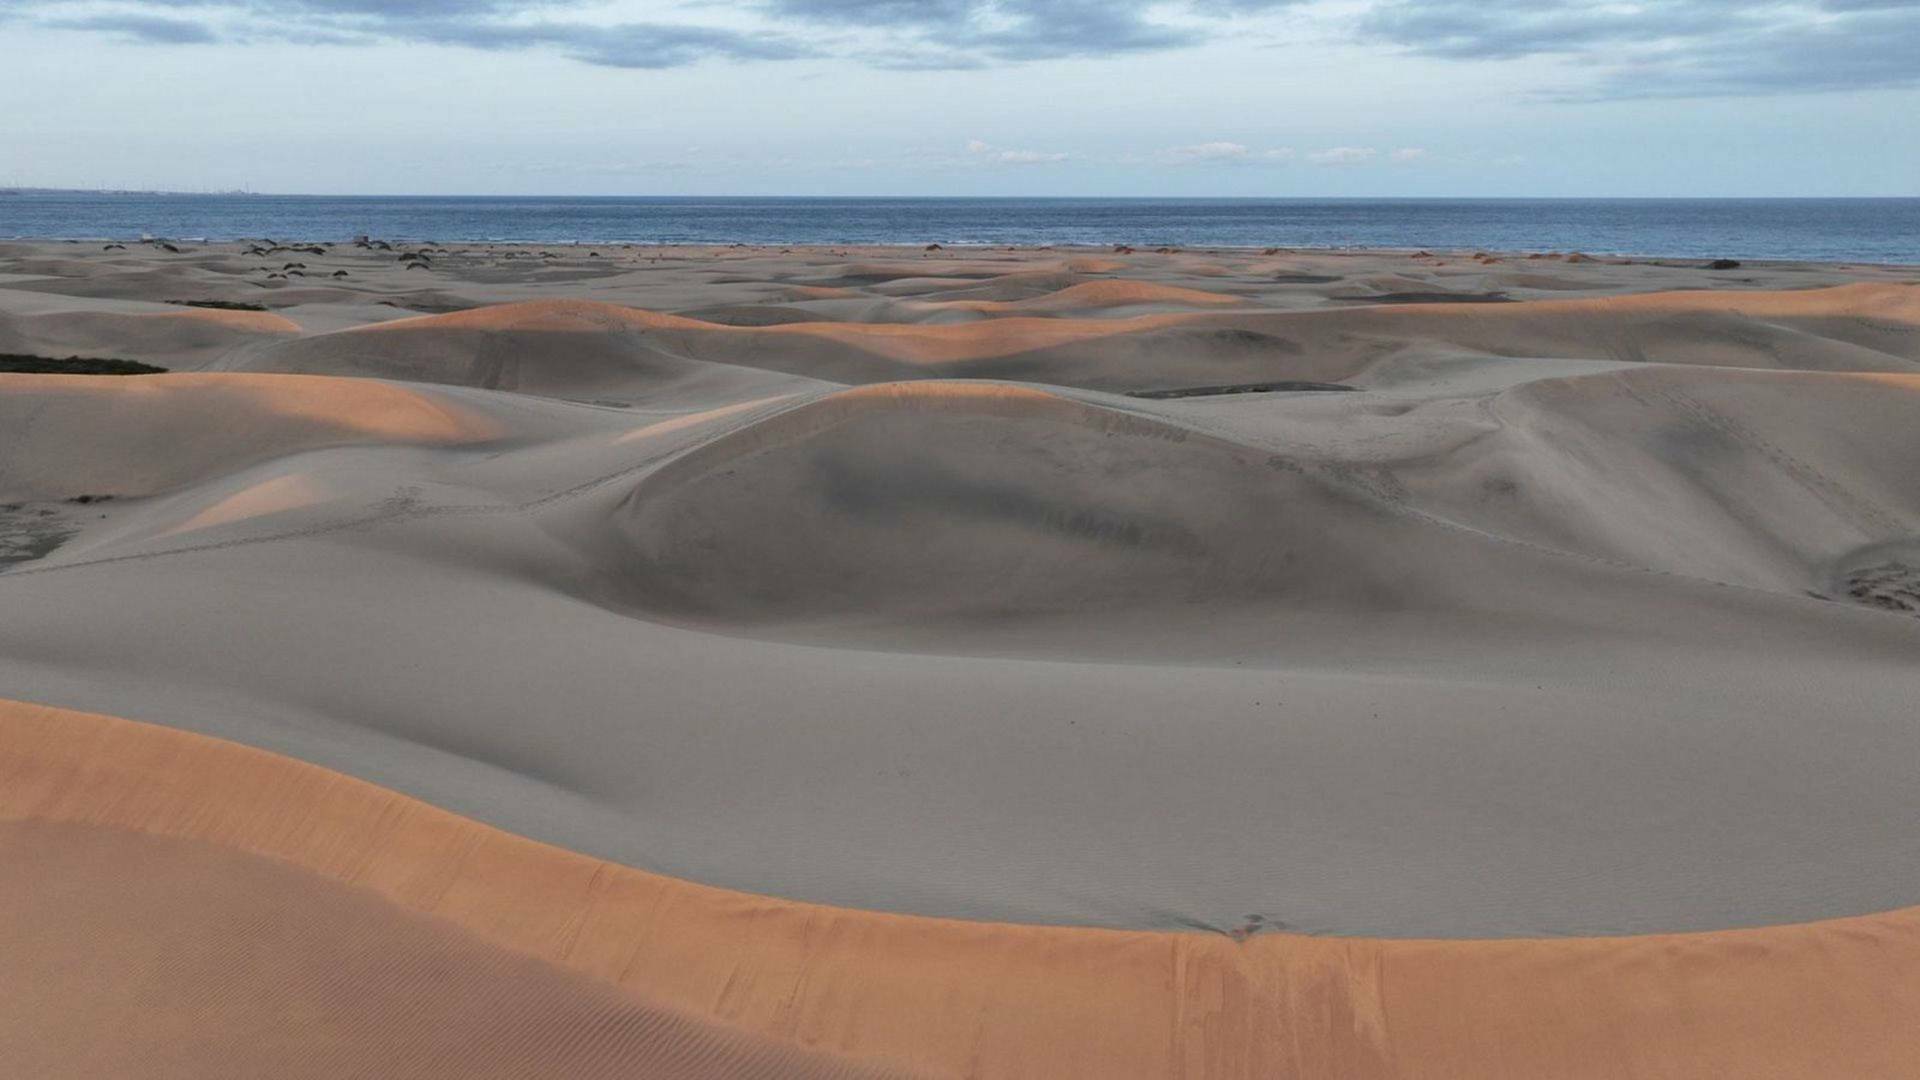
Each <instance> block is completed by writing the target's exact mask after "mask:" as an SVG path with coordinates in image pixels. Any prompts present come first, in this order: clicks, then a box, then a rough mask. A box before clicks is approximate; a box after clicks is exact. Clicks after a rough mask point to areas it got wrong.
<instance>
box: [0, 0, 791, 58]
mask: <svg viewBox="0 0 1920 1080" xmlns="http://www.w3.org/2000/svg"><path fill="white" fill-rule="evenodd" d="M75 6H76V3H75V0H0V18H4V17H5V16H7V15H8V14H13V15H15V16H16V17H18V16H22V15H38V16H39V18H38V20H37V21H38V22H39V24H40V25H42V26H47V27H50V28H53V29H62V30H91V31H97V32H105V33H111V34H115V35H117V36H119V37H121V38H124V39H127V40H131V41H136V42H140V43H143V44H153V45H161V44H181V43H202V42H214V41H230V42H236V43H243V44H244V43H248V42H254V41H261V40H281V41H295V42H302V43H311V44H330V45H355V44H362V45H364V44H376V43H380V42H409V43H416V44H427V45H445V46H455V47H462V48H473V49H485V50H491V51H509V50H524V49H552V50H556V51H558V52H560V53H562V54H564V55H566V56H569V57H572V58H573V59H576V60H579V61H582V62H584V63H589V64H597V65H601V66H605V67H620V68H671V67H682V66H685V65H688V64H694V63H698V62H700V61H703V60H709V59H720V60H737V61H748V60H792V59H798V58H801V57H807V56H814V55H818V53H817V50H816V48H815V47H814V46H812V45H810V44H808V43H806V42H803V41H801V40H799V39H797V38H795V37H793V36H792V35H789V34H783V33H778V32H764V33H749V32H746V31H742V30H736V29H731V28H722V27H712V26H701V25H695V24H685V23H652V22H621V23H612V24H600V23H589V22H583V21H577V20H568V19H556V18H553V17H552V16H553V15H555V14H559V13H564V10H565V9H568V8H573V7H579V6H580V0H535V2H528V0H118V2H117V3H113V4H111V10H109V11H107V12H105V13H96V14H88V15H84V16H77V17H75V16H66V15H64V14H62V12H63V11H65V10H71V9H72V8H74V7H75ZM80 6H85V7H88V8H92V7H96V6H99V5H96V4H83V5H80ZM186 12H191V13H192V15H191V17H185V13H186ZM162 13H164V14H162ZM536 14H537V15H540V16H542V17H541V18H537V19H533V20H527V19H526V18H524V16H527V15H536Z"/></svg>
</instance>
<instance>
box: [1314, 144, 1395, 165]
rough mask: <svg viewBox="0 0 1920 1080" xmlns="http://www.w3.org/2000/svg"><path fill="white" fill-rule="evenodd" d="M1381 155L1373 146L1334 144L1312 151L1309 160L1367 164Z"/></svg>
mask: <svg viewBox="0 0 1920 1080" xmlns="http://www.w3.org/2000/svg"><path fill="white" fill-rule="evenodd" d="M1379 156H1380V151H1378V150H1375V149H1374V148H1373V147H1371V146H1334V147H1329V148H1328V149H1325V150H1315V151H1312V152H1311V153H1309V154H1308V155H1307V160H1308V161H1310V162H1312V163H1313V164H1315V165H1365V164H1367V163H1368V162H1370V161H1372V160H1373V159H1375V158H1377V157H1379Z"/></svg>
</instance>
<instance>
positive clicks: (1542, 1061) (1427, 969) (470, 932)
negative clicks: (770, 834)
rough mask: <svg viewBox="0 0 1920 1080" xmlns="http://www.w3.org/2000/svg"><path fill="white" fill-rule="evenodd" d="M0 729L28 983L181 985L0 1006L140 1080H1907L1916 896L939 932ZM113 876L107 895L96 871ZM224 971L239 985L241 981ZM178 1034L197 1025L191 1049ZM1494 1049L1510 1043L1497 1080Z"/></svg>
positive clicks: (201, 760)
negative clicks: (1500, 925)
mask: <svg viewBox="0 0 1920 1080" xmlns="http://www.w3.org/2000/svg"><path fill="white" fill-rule="evenodd" d="M0 731H4V733H5V738H4V740H0V747H3V748H4V752H3V753H0V775H3V776H4V777H5V779H6V781H7V783H6V784H5V786H4V787H0V800H3V801H0V819H4V820H6V821H8V822H17V823H23V824H10V825H5V826H0V844H4V846H5V850H6V852H7V853H8V855H9V857H10V862H11V864H12V865H15V866H16V867H31V868H32V869H33V870H34V872H35V875H36V877H38V876H39V875H45V880H46V881H47V882H49V884H47V885H43V886H40V887H35V888H21V887H20V882H21V878H20V877H18V876H11V877H10V878H9V879H8V883H7V884H6V885H5V886H0V905H4V909H5V910H6V912H7V914H8V915H9V918H8V919H6V920H5V921H4V922H0V926H4V927H5V928H6V929H5V931H3V933H6V934H7V935H9V936H10V937H12V942H11V944H12V945H13V946H14V949H10V951H9V955H10V956H12V957H15V958H16V961H17V964H16V966H15V968H14V970H15V973H16V975H27V974H28V973H30V972H43V971H44V972H47V973H49V974H51V973H53V972H56V971H58V972H61V973H63V974H66V975H68V976H70V975H71V973H72V971H73V966H72V965H73V964H74V963H75V961H76V960H77V959H82V958H84V961H85V962H91V963H93V964H98V965H100V966H102V967H104V968H107V969H108V970H110V971H111V970H126V968H127V967H129V966H136V965H143V964H145V965H152V966H153V968H157V969H159V970H162V971H165V972H166V976H165V980H164V983H163V985H165V986H166V987H167V989H168V990H169V991H171V993H170V994H169V996H168V1000H167V1001H166V1002H165V1003H164V1004H161V1005H159V1006H158V1007H157V1008H156V1006H154V1005H149V1004H146V1003H144V1002H141V1001H140V1000H139V998H138V997H137V996H136V995H138V994H139V993H140V990H141V989H142V988H141V987H140V985H139V984H136V983H128V982H116V981H115V980H113V979H112V978H110V977H109V978H104V979H99V980H87V979H80V980H74V979H71V978H70V977H69V978H63V979H53V980H50V981H49V982H48V983H46V984H43V985H44V986H45V987H46V988H47V989H46V991H45V992H43V994H41V995H37V996H31V997H29V996H16V997H10V998H9V1000H10V1001H11V1002H12V1004H11V1005H10V1006H0V1010H5V1012H6V1013H7V1014H9V1015H10V1016H11V1018H12V1019H13V1020H14V1021H17V1022H15V1023H9V1024H7V1025H5V1029H6V1030H7V1031H10V1032H14V1033H16V1035H17V1034H18V1033H19V1032H21V1031H22V1030H25V1029H24V1028H23V1026H22V1025H23V1024H24V1023H30V1022H32V1021H33V1020H34V1019H36V1018H40V1019H46V1020H56V1021H57V1024H56V1027H57V1028H58V1029H60V1030H71V1028H70V1027H69V1025H73V1026H74V1027H78V1028H80V1029H81V1030H89V1029H88V1027H87V1026H86V1025H84V1023H83V1022H82V1023H76V1021H77V1019H78V1018H77V1017H76V1015H75V1011H76V1010H82V1011H81V1012H80V1015H81V1016H85V1017H100V1018H101V1019H103V1020H105V1019H108V1018H115V1017H118V1016H121V1015H124V1014H125V1013H126V1011H127V1010H128V1009H132V1010H134V1013H133V1015H134V1016H135V1017H137V1018H139V1019H140V1020H142V1021H144V1022H143V1023H141V1024H140V1025H139V1026H133V1027H129V1026H123V1025H120V1024H115V1025H112V1026H110V1027H107V1026H94V1027H92V1028H91V1032H92V1034H91V1036H90V1037H88V1038H87V1039H86V1041H85V1043H83V1044H82V1045H81V1047H80V1049H79V1050H78V1051H77V1052H78V1053H80V1054H84V1055H86V1057H88V1058H90V1059H91V1060H92V1061H94V1062H98V1063H100V1064H102V1065H109V1064H111V1063H114V1062H119V1063H121V1064H129V1063H139V1065H140V1066H141V1067H143V1068H146V1067H152V1066H154V1065H155V1064H156V1060H155V1058H154V1056H153V1055H155V1054H156V1053H158V1054H160V1055H162V1056H161V1057H160V1058H159V1059H158V1064H160V1065H161V1068H160V1069H158V1070H156V1071H155V1073H154V1074H155V1075H172V1074H179V1075H240V1074H243V1073H244V1072H245V1071H246V1069H248V1068H269V1069H272V1070H273V1071H274V1072H275V1073H276V1074H277V1075H337V1073H329V1072H328V1071H327V1070H328V1069H329V1068H334V1069H338V1068H345V1067H352V1066H354V1065H364V1064H373V1063H379V1062H382V1061H385V1062H386V1063H387V1064H386V1066H384V1067H393V1065H392V1063H393V1062H394V1061H395V1060H396V1059H395V1058H392V1057H386V1056H385V1054H393V1053H398V1054H403V1055H405V1056H404V1057H401V1058H398V1059H397V1060H404V1061H407V1062H409V1063H417V1066H416V1068H417V1072H416V1068H409V1069H408V1070H407V1071H408V1073H409V1075H416V1074H417V1075H442V1074H444V1075H517V1074H518V1073H517V1072H516V1070H518V1069H526V1068H532V1069H536V1070H539V1071H550V1069H551V1068H564V1069H567V1070H568V1072H569V1075H633V1074H635V1072H636V1071H639V1072H642V1073H644V1074H645V1075H649V1076H653V1075H660V1076H676V1075H689V1076H694V1075H727V1076H735V1075H739V1076H751V1075H768V1076H773V1075H779V1076H807V1075H816V1074H817V1075H829V1074H833V1075H842V1074H845V1075H853V1074H856V1068H855V1066H856V1063H868V1064H871V1063H875V1062H884V1063H890V1064H892V1065H894V1066H896V1067H903V1068H908V1069H913V1070H915V1071H923V1072H925V1073H927V1074H930V1075H961V1074H973V1075H994V1076H998V1075H1023V1076H1090V1075H1098V1076H1111V1077H1122V1076H1169V1075H1207V1076H1241V1077H1257V1076H1272V1075H1288V1074H1293V1073H1304V1074H1312V1075H1339V1076H1348V1077H1356V1078H1365V1077H1389V1076H1391V1077H1422V1076H1431V1077H1454V1076H1460V1075H1465V1074H1474V1075H1490V1074H1500V1075H1511V1076H1543V1075H1551V1076H1568V1077H1581V1076H1593V1077H1602V1076H1615V1075H1618V1069H1619V1068H1620V1067H1621V1064H1622V1062H1637V1063H1644V1067H1645V1068H1652V1069H1657V1070H1658V1071H1660V1072H1663V1073H1666V1074H1668V1075H1700V1076H1709V1075H1727V1074H1728V1073H1729V1072H1731V1073H1733V1074H1737V1075H1787V1076H1814V1075H1830V1074H1833V1073H1835V1072H1840V1073H1845V1074H1848V1075H1900V1074H1904V1073H1906V1072H1909V1071H1911V1070H1913V1069H1915V1068H1916V1067H1920V1046H1917V1045H1916V1044H1915V1043H1914V1041H1913V1040H1912V1039H1911V1038H1910V1037H1909V1036H1910V1017H1911V1015H1912V1012H1913V1010H1914V1009H1915V1008H1917V1007H1920V998H1917V997H1916V990H1915V987H1916V985H1920V983H1916V981H1915V978H1914V976H1915V975H1916V973H1920V913H1917V912H1916V911H1915V910H1911V909H1910V910H1907V911H1902V912H1895V913H1892V914H1888V915H1883V916H1875V917H1869V918H1862V919H1850V920H1841V921H1837V922H1831V923H1822V924H1815V925H1811V926H1806V927H1794V928H1784V929H1779V930H1761V931H1745V932H1737V933H1719V934H1700V935H1687V936H1664V937H1652V938H1625V939H1615V940H1592V939H1589V940H1562V941H1510V942H1493V943H1448V942H1423V941H1406V942H1393V941H1366V940H1345V941H1325V940H1317V939H1312V938H1302V937H1297V936H1292V935H1286V934H1261V935H1259V936H1254V937H1250V938H1245V939H1236V938H1232V937H1227V936H1211V935H1210V936H1199V935H1192V934H1141V933H1118V932H1111V931H1089V930H1074V929H1066V928H1040V927H1019V926H1007V925H995V924H986V923H962V922H944V921H940V920H930V919H914V918H902V917H897V916H881V915H872V914H866V913H861V912H854V911H844V910H835V909H830V908H821V907H812V906H808V905H801V904H793V903H788V902H781V901H775V900H766V899H763V898H758V897H751V896H745V895H740V894H731V893H726V892H723V891H720V890H715V889H708V888H703V887H700V886H697V885H692V884H688V883H685V882H679V881H674V880H671V879H667V878H661V877H657V876H654V875H649V874H645V873H641V872H638V871H633V870H628V869H625V868H622V867H617V866H611V865H609V864H606V863H596V862H595V861H593V860H590V859H584V858H580V857H579V856H575V855H572V854H570V853H567V852H563V851H559V850H556V849H553V848H549V847H545V846H543V845H539V844H535V843H532V842H530V841H526V840H523V839H520V838H517V837H513V836H510V835H508V834H505V833H500V832H497V831H495V830H491V829H487V828H485V827H484V826H479V825H476V824H475V823H473V822H470V821H464V820H461V819H459V818H455V817H453V816H452V815H449V814H445V813H443V812H440V811H437V810H434V809H433V808H431V807H427V806H423V805H421V804H418V803H414V802H411V801H410V800H406V799H404V798H401V797H398V796H395V795H393V794H392V793H390V792H386V791H383V790H381V789H379V788H376V787H373V786H371V785H366V784H360V783H357V782H354V781H351V780H348V779H346V778H344V777H340V776H338V775H334V774H328V773H326V772H325V771H324V770H320V769H315V768H313V767H311V766H306V765H302V764H299V763H297V762H293V761H289V760H287V759H285V758H280V757H276V756H274V755H270V754H263V753H260V752H258V751H252V750H247V749H244V748H241V747H236V746H233V745H231V744H225V743H220V742H216V741H213V740H208V739H204V738H200V737H197V736H191V735H184V734H180V733H176V732H168V731H165V730H164V729H159V728H154V727H151V726H147V725H139V724H128V723H125V722H122V721H115V720H111V719H106V718H102V717H93V716H86V715H81V714H74V713H65V712H60V711H58V710H47V709H34V708H28V707H22V706H18V705H6V706H4V707H0ZM124 830H132V831H124ZM259 856H268V857H270V859H271V860H272V861H267V860H263V859H261V858H259ZM102 857H108V858H111V859H113V860H114V861H115V864H117V865H119V866H120V867H121V870H120V871H119V872H118V874H115V875H113V876H111V877H107V876H104V875H103V872H102V870H101V868H100V867H101V865H102V864H101V863H100V862H99V861H96V860H98V859H100V858H102ZM129 878H131V879H132V880H134V881H138V882H139V883H140V884H141V885H142V886H143V892H142V903H141V905H140V907H139V908H138V910H139V912H140V914H141V915H142V916H143V917H145V918H152V917H154V916H171V917H172V918H173V919H174V920H176V925H175V928H174V930H173V931H172V933H171V934H169V935H167V936H164V937H163V936H158V935H153V934H149V933H142V932H140V930H139V929H138V925H137V924H136V925H134V926H128V925H127V924H126V923H124V922H122V921H121V920H122V919H124V917H125V916H126V915H127V914H128V913H129V906H128V905H127V904H126V903H125V900H126V899H127V898H126V895H125V893H124V891H123V890H121V889H118V888H115V886H116V885H118V884H119V883H121V882H124V881H126V880H128V879H129ZM336 882H339V883H341V884H335V883H336ZM55 889H59V890H62V891H63V892H62V893H55V892H54V890H55ZM67 890H70V891H67ZM50 894H51V895H50ZM415 912H425V913H428V916H430V917H422V916H420V915H417V914H415ZM227 913H230V915H228V917H229V918H231V919H233V920H235V923H228V922H225V921H224V920H223V919H222V918H221V916H222V915H223V914H227ZM236 923H237V926H238V929H236V925H235V924H236ZM116 946H118V947H117V948H116ZM248 946H253V948H252V949H249V948H248ZM269 957H271V958H272V960H273V961H277V962H269V963H263V961H265V960H267V959H268V958H269ZM150 970H151V969H150ZM362 973H364V974H362ZM103 974H104V973H103ZM241 981H245V983H246V985H247V986H248V992H247V993H244V994H240V993H234V992H232V990H231V989H229V988H231V987H233V986H234V985H235V984H236V983H237V982H241ZM447 982H453V983H454V984H455V985H458V986H460V987H461V994H460V996H459V998H458V999H457V1004H458V1006H459V1007H458V1009H450V1008H449V1007H448V1006H450V1005H453V1004H455V1002H453V1001H449V1000H447V999H445V998H442V997H438V996H436V995H434V994H433V993H432V992H431V990H432V987H433V986H434V985H435V984H439V985H446V983H447ZM615 987H621V988H623V989H624V990H625V992H626V993H628V994H633V995H635V996H636V997H637V998H638V1000H637V1001H636V1000H634V999H633V998H628V999H625V1000H622V998H621V997H619V996H618V995H617V994H616V992H615V990H614V988H615ZM183 992H184V993H183ZM422 994H425V996H424V997H422V996H421V995H422ZM643 1003H644V1004H643ZM402 1005H405V1006H406V1008H404V1010H402V1009H396V1008H394V1006H402ZM290 1008H299V1009H300V1010H301V1011H302V1012H303V1013H304V1014H305V1015H307V1016H317V1018H319V1020H320V1022H319V1023H318V1024H315V1023H311V1022H310V1023H309V1024H307V1025H303V1026H302V1027H301V1028H299V1029H296V1030H294V1031H292V1032H288V1031H286V1030H285V1029H284V1028H282V1027H280V1026H278V1025H276V1024H275V1023H274V1020H275V1019H276V1016H275V1012H274V1010H276V1009H290ZM169 1023H175V1024H190V1025H192V1026H193V1028H194V1030H196V1032H198V1033H199V1034H198V1036H197V1039H196V1042H197V1043H198V1045H197V1046H196V1047H195V1049H194V1051H193V1052H192V1053H191V1054H183V1053H181V1051H180V1049H179V1048H178V1044H177V1042H174V1041H173V1040H170V1039H168V1037H167V1034H166V1032H167V1030H168V1028H167V1026H166V1025H168V1024H169ZM262 1034H267V1035H268V1036H269V1037H267V1038H264V1039H263V1038H261V1037H260V1036H261V1035H262ZM76 1041H78V1040H76ZM1490 1045H1491V1046H1499V1047H1501V1048H1502V1050H1501V1053H1500V1055H1499V1057H1498V1060H1497V1062H1496V1063H1494V1064H1493V1065H1492V1067H1491V1068H1489V1067H1488V1058H1487V1057H1486V1048H1487V1047H1488V1046H1490ZM795 1046H800V1047H806V1048H807V1049H805V1050H796V1049H792V1048H793V1047H795ZM383 1051H384V1052H385V1053H383ZM75 1053H76V1051H74V1050H69V1049H68V1047H67V1046H66V1045H63V1044H62V1043H59V1042H55V1041H52V1040H47V1039H28V1040H16V1039H7V1038H5V1037H0V1055H5V1057H6V1058H10V1059H13V1060H16V1061H24V1062H27V1063H32V1062H34V1061H36V1060H38V1061H47V1060H51V1061H52V1062H54V1063H55V1065H56V1067H59V1066H62V1065H67V1064H69V1063H71V1062H72V1061H73V1060H74V1056H73V1055H74V1054H75ZM166 1064H173V1065H174V1066H175V1067H174V1068H172V1069H167V1068H165V1065H166ZM376 1067H381V1066H379V1065H376ZM1635 1067H1642V1066H1635ZM196 1069H197V1070H200V1071H197V1072H196V1071H194V1070H196ZM207 1070H212V1071H211V1072H209V1071H207ZM282 1070H284V1072H283V1071H282ZM575 1070H578V1071H575Z"/></svg>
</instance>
